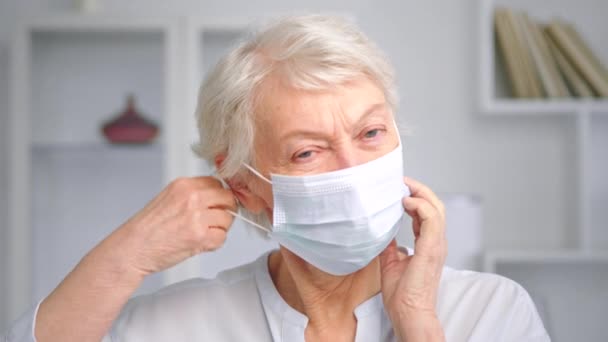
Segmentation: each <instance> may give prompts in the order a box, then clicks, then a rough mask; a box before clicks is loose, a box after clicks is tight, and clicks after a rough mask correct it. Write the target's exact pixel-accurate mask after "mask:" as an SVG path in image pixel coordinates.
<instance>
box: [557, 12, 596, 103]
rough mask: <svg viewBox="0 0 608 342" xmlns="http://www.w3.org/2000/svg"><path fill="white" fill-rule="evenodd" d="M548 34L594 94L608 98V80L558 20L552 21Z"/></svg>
mask: <svg viewBox="0 0 608 342" xmlns="http://www.w3.org/2000/svg"><path fill="white" fill-rule="evenodd" d="M547 32H548V33H549V35H550V36H551V38H552V39H553V41H554V42H555V43H556V45H557V47H558V48H559V49H560V50H561V51H562V52H563V55H564V56H565V57H566V58H567V59H568V61H569V62H570V63H571V64H572V66H573V67H574V68H575V69H576V71H577V72H578V73H579V74H580V75H581V76H582V77H583V78H584V79H585V80H586V81H587V83H588V84H589V86H590V87H591V89H592V90H593V92H594V93H595V94H597V95H599V96H601V97H608V80H606V79H605V77H604V76H603V72H602V71H601V70H597V69H596V66H595V65H594V63H593V62H592V61H591V60H590V59H589V58H588V57H587V56H586V53H584V52H583V51H582V49H580V48H579V47H578V44H577V43H576V42H575V40H574V39H572V38H571V37H570V35H569V34H568V30H567V29H566V28H564V26H563V25H562V24H561V23H560V22H559V21H558V20H552V21H551V22H550V23H549V26H548V27H547Z"/></svg>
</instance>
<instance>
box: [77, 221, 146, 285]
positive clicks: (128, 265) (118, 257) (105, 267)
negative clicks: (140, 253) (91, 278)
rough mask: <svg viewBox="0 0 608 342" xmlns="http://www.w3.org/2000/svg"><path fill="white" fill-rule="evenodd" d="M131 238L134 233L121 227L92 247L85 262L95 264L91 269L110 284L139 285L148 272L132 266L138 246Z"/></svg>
mask: <svg viewBox="0 0 608 342" xmlns="http://www.w3.org/2000/svg"><path fill="white" fill-rule="evenodd" d="M130 240H132V234H131V233H130V232H128V231H126V230H125V229H123V228H122V227H121V228H119V229H117V230H116V231H114V232H113V233H112V234H110V235H109V236H108V237H107V238H106V239H105V240H103V241H102V242H101V243H100V244H99V245H98V246H97V247H95V248H94V249H92V250H91V251H90V252H89V253H88V254H87V255H86V256H85V257H84V258H83V263H90V264H94V265H95V267H94V268H91V269H95V270H97V273H98V277H97V278H98V279H99V278H100V277H101V278H102V279H100V280H105V281H106V282H108V283H109V284H114V285H124V286H127V287H133V286H135V287H138V286H139V285H140V284H141V282H142V281H143V280H144V278H145V277H146V274H144V273H143V272H141V271H140V270H137V269H136V268H135V267H133V266H132V264H133V260H134V259H135V256H134V255H131V254H132V253H133V251H135V250H136V248H134V247H135V246H134V245H133V242H132V241H130ZM104 278H105V279H104Z"/></svg>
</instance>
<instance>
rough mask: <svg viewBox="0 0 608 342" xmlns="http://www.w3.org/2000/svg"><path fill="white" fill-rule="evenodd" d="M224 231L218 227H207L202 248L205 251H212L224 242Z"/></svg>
mask: <svg viewBox="0 0 608 342" xmlns="http://www.w3.org/2000/svg"><path fill="white" fill-rule="evenodd" d="M226 236H227V235H226V231H225V230H223V229H219V228H209V230H208V231H207V234H206V236H205V240H204V241H203V246H202V247H203V249H204V250H205V251H214V250H216V249H218V248H220V247H222V245H224V242H226Z"/></svg>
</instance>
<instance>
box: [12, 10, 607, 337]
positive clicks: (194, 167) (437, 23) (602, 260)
mask: <svg viewBox="0 0 608 342" xmlns="http://www.w3.org/2000/svg"><path fill="white" fill-rule="evenodd" d="M310 12H313V13H316V12H322V13H331V14H337V15H342V16H345V17H348V18H349V19H351V20H353V21H355V22H356V23H357V24H358V25H359V26H360V27H361V28H362V30H363V31H364V32H365V33H366V34H368V35H369V36H370V38H372V40H374V41H375V42H376V43H377V44H378V45H379V46H380V48H382V49H383V50H384V51H385V52H386V53H387V54H388V56H389V58H390V59H391V61H392V62H393V64H394V66H395V68H396V71H397V78H398V85H399V90H400V92H399V93H400V97H401V105H400V110H399V112H398V117H399V121H400V123H401V124H402V125H403V126H404V127H406V128H407V130H408V131H409V134H408V136H406V137H404V146H405V149H404V153H405V158H404V162H405V172H406V175H408V176H412V177H414V178H417V179H419V180H421V181H423V182H425V183H426V184H428V185H429V186H430V187H431V188H432V189H434V190H435V191H436V192H437V193H439V194H440V197H442V199H443V200H444V201H445V203H446V206H447V210H448V222H447V229H448V240H449V243H450V246H449V248H450V250H449V253H450V255H449V259H448V262H447V263H448V265H449V266H453V267H457V268H468V269H474V270H479V271H487V272H496V273H499V274H502V275H505V276H507V277H510V278H512V279H515V280H516V281H518V282H519V283H521V284H522V285H523V286H524V287H525V288H526V289H527V290H528V291H529V292H530V294H531V295H532V297H533V299H534V301H535V303H536V305H537V307H538V309H539V312H540V314H541V316H542V317H543V320H544V322H545V325H546V327H547V329H548V331H549V333H550V334H551V336H552V337H553V339H554V340H555V341H571V340H582V341H599V340H605V338H606V336H607V335H606V333H605V332H604V330H603V329H602V328H603V327H602V323H603V322H604V320H605V319H604V314H605V312H606V308H607V307H608V229H607V228H608V227H607V223H606V222H607V220H608V180H607V177H606V175H608V99H606V97H608V73H607V71H606V66H607V65H608V22H607V21H606V20H605V17H606V13H608V2H606V1H604V0H582V1H574V0H557V1H556V0H538V1H533V2H531V1H524V0H475V1H465V0H461V1H453V0H427V1H371V0H350V1H337V0H336V1H328V0H309V1H307V2H306V4H303V3H302V2H300V1H278V0H260V1H244V0H224V1H208V0H199V1H193V0H181V1H170V2H168V1H160V0H148V1H143V0H133V1H128V2H125V1H117V0H97V1H93V0H82V1H73V0H47V1H41V0H22V1H16V0H14V1H11V0H0V261H1V262H0V309H1V310H0V331H2V330H4V329H5V328H6V327H8V324H9V322H10V321H12V320H14V319H15V318H16V317H17V315H19V313H21V312H24V311H25V310H26V309H27V308H28V307H30V306H31V305H33V304H35V303H36V302H37V301H39V300H40V299H42V298H44V297H45V296H46V295H47V294H48V293H49V292H50V291H51V290H52V289H53V288H54V287H55V286H56V285H57V284H58V283H59V282H60V281H61V279H62V278H63V277H64V276H65V275H66V274H67V272H69V270H70V269H71V268H73V267H74V266H75V265H76V263H77V262H78V261H79V260H80V258H81V257H82V256H83V255H84V254H85V253H86V252H87V251H88V250H90V249H91V248H92V247H93V246H95V244H96V243H98V242H99V241H100V240H101V239H103V237H105V236H107V235H108V234H109V233H110V232H112V230H114V229H115V228H116V227H118V226H119V225H120V224H121V223H122V222H124V221H125V220H126V219H128V218H129V217H130V216H131V215H132V214H134V213H135V212H137V210H139V209H140V208H141V207H143V206H144V205H145V204H146V203H147V201H149V200H150V199H151V198H152V197H153V196H154V195H155V194H156V193H158V192H159V191H160V190H161V189H162V188H163V187H164V186H165V185H166V184H167V183H168V182H169V181H170V180H172V179H175V178H176V177H178V176H193V175H201V174H209V173H210V169H209V167H208V166H207V165H205V164H204V163H202V162H200V161H198V160H196V159H195V158H194V156H193V155H192V153H191V152H190V149H189V146H190V144H191V143H193V142H195V141H196V132H195V130H194V124H193V112H194V107H195V103H196V93H197V89H198V85H199V84H200V82H201V80H202V79H203V77H204V75H205V73H206V72H207V71H208V70H209V68H211V67H212V66H213V65H214V63H215V62H216V61H217V59H218V58H219V57H220V56H221V55H222V54H224V53H225V52H226V51H227V50H228V49H229V48H230V47H231V46H232V45H233V44H234V42H235V41H236V40H238V39H239V37H242V36H243V35H244V33H246V32H247V31H248V29H250V28H252V27H255V23H256V22H260V21H261V20H262V21H263V20H264V19H267V18H271V17H273V16H276V15H282V14H294V13H310ZM556 19H559V20H556ZM399 239H400V240H401V243H403V244H408V245H411V244H412V241H411V233H410V231H409V230H408V229H403V230H402V231H401V232H400V236H399ZM275 247H276V246H275V244H274V243H273V242H272V241H267V240H264V239H263V238H260V237H259V235H258V234H256V233H254V232H252V229H250V228H247V227H246V226H245V225H244V224H242V223H241V222H237V223H235V227H234V229H232V230H231V233H230V236H229V239H228V242H227V244H226V246H225V247H224V248H222V249H221V250H220V251H218V252H214V253H209V254H205V255H203V256H200V257H196V258H192V259H191V260H189V261H187V262H185V263H183V264H180V265H178V266H177V267H175V268H173V269H171V270H168V271H165V272H163V273H160V274H157V275H155V276H152V277H150V279H148V280H146V282H145V284H144V285H143V286H142V288H141V289H140V290H139V291H138V294H140V293H146V292H149V291H153V290H155V289H158V288H160V287H162V286H164V285H167V284H170V283H172V282H175V281H179V280H182V279H186V278H189V277H194V276H204V277H212V276H214V275H215V274H216V273H217V272H218V271H221V270H222V269H225V268H227V267H232V266H235V265H238V264H241V263H245V262H248V261H251V260H253V259H255V258H256V257H257V256H258V255H259V254H261V253H262V252H263V251H265V250H268V249H270V248H275Z"/></svg>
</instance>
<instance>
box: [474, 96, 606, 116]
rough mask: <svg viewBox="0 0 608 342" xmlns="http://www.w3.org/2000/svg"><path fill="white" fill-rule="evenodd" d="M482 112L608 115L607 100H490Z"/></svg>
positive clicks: (537, 114) (497, 113)
mask: <svg viewBox="0 0 608 342" xmlns="http://www.w3.org/2000/svg"><path fill="white" fill-rule="evenodd" d="M482 110H483V112H484V113H486V114H488V115H503V114H511V115H513V114H515V115H522V116H523V115H533V116H546V115H580V112H581V111H585V112H588V113H597V114H600V115H608V99H539V100H530V99H506V98H504V99H491V100H489V101H487V102H485V103H484V104H483V108H482Z"/></svg>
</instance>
